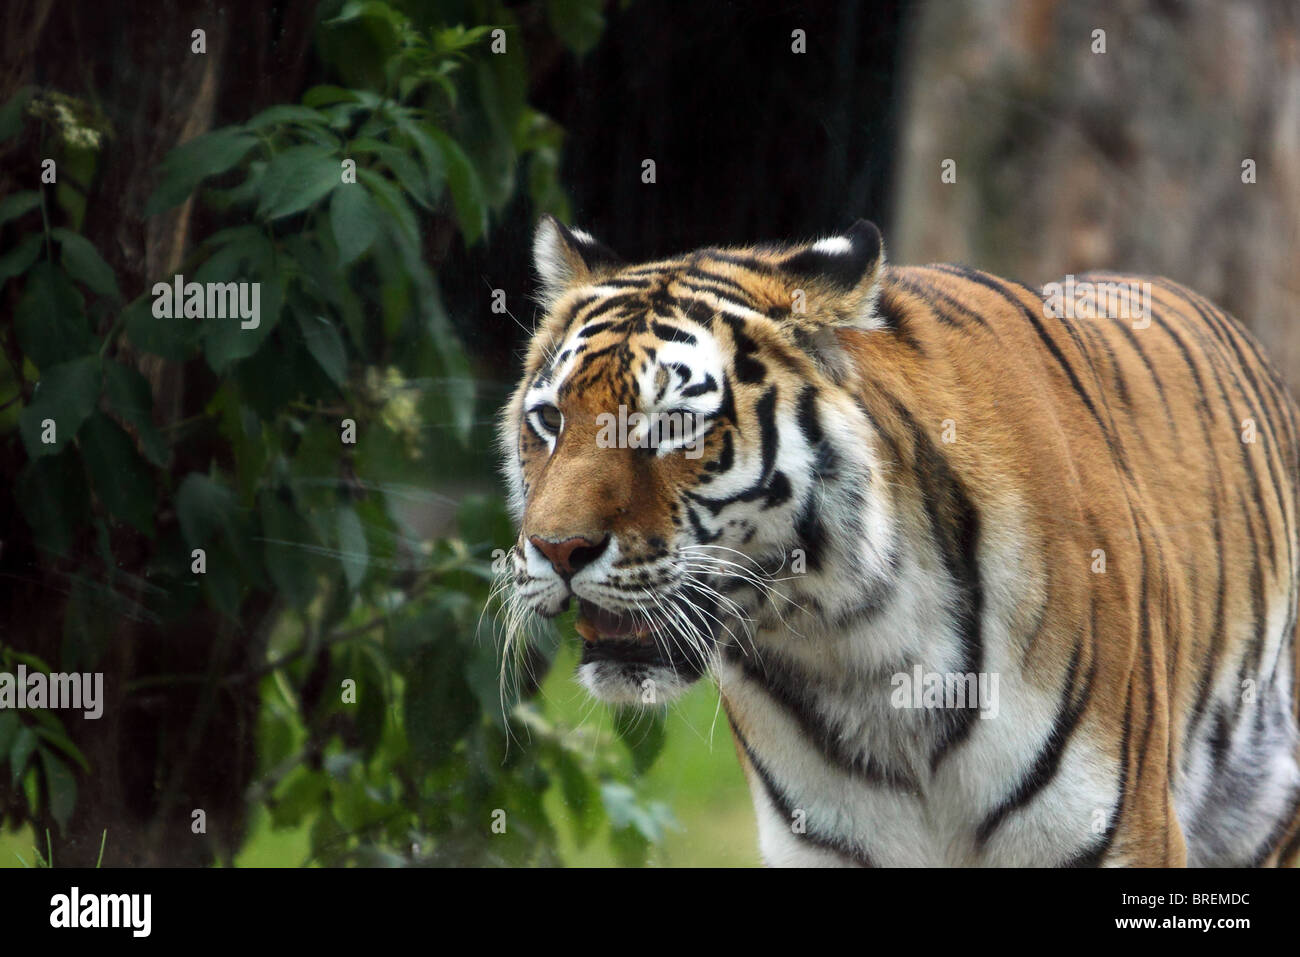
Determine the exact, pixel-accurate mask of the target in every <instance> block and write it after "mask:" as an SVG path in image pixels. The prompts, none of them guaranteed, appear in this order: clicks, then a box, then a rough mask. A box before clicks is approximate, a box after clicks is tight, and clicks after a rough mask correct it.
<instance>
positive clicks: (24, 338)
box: [16, 262, 99, 369]
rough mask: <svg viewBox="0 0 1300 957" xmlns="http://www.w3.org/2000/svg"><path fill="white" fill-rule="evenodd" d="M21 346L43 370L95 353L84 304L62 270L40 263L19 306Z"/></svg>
mask: <svg viewBox="0 0 1300 957" xmlns="http://www.w3.org/2000/svg"><path fill="white" fill-rule="evenodd" d="M17 316H18V318H17V323H16V327H17V330H18V344H19V345H20V346H21V347H22V350H23V353H24V354H25V355H26V356H27V358H29V359H31V360H32V362H34V363H36V365H37V367H38V368H40V369H45V368H47V367H49V366H52V365H57V364H58V363H60V362H67V361H68V360H69V359H75V358H77V357H78V356H84V355H86V354H87V353H90V352H95V351H96V350H97V349H98V347H99V342H98V340H97V339H96V338H95V337H94V336H93V335H91V332H90V324H89V323H88V322H87V321H86V313H85V300H84V299H83V298H82V295H81V293H80V292H79V291H78V290H77V287H76V286H74V285H73V284H72V282H71V281H70V280H69V279H68V276H67V274H66V273H64V271H63V270H62V269H59V268H58V267H57V266H54V265H52V264H50V263H47V262H42V263H37V264H36V265H35V266H33V267H32V269H31V272H29V273H28V274H27V287H26V289H25V291H24V293H23V298H22V299H21V300H20V301H19V303H18V311H17Z"/></svg>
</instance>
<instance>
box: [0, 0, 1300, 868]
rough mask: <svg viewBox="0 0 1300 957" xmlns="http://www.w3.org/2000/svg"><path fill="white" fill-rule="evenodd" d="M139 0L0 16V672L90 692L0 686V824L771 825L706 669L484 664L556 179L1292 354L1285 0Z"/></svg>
mask: <svg viewBox="0 0 1300 957" xmlns="http://www.w3.org/2000/svg"><path fill="white" fill-rule="evenodd" d="M139 6H140V7H141V9H136V8H135V7H134V6H132V7H130V8H128V9H127V10H126V11H121V10H110V9H108V7H109V5H107V4H95V3H89V2H84V3H83V2H66V3H54V2H50V0H10V2H9V3H8V4H6V6H5V9H4V11H3V13H0V24H2V25H3V33H2V36H0V42H2V43H3V46H4V56H3V58H0V282H2V283H3V286H2V287H0V349H2V351H3V352H4V357H5V361H4V362H3V363H2V364H0V672H10V673H13V672H15V671H16V669H17V668H18V666H19V665H22V666H24V667H26V668H27V669H28V670H44V671H50V672H72V671H78V672H102V673H103V674H104V676H105V697H106V702H105V708H104V716H103V717H102V718H101V719H99V720H97V721H95V720H86V719H84V718H83V717H81V716H80V715H79V714H76V713H73V712H59V711H40V710H35V711H19V710H0V866H17V867H22V866H32V867H34V866H42V865H49V864H53V865H54V866H59V865H72V864H80V865H95V864H96V863H102V864H103V866H120V865H137V864H184V865H213V864H216V865H222V866H250V865H251V866H301V865H320V866H334V865H347V864H361V865H436V866H455V865H521V864H571V865H611V864H613V865H640V864H647V863H648V864H661V865H717V866H731V865H752V864H755V863H757V862H758V857H757V852H756V834H755V829H754V822H753V814H752V811H751V810H750V805H749V798H748V794H747V791H746V788H745V785H744V781H743V778H742V776H741V774H740V771H739V768H738V766H737V763H736V758H735V754H734V751H733V748H732V745H731V741H730V735H729V733H728V731H727V728H726V722H725V719H724V718H723V717H722V716H721V714H720V711H719V709H718V706H717V695H716V692H715V691H714V690H713V689H712V688H710V687H708V686H707V684H705V683H701V684H700V685H699V686H697V687H696V689H695V690H694V691H693V692H692V693H691V694H690V695H689V696H688V697H687V698H686V699H684V700H683V701H681V702H679V703H678V704H676V705H674V706H673V707H672V708H671V709H670V710H669V711H668V712H667V713H666V714H663V715H657V714H656V715H640V716H627V715H619V714H614V713H611V712H609V711H607V710H606V709H605V708H604V707H603V706H598V705H595V704H594V703H592V702H591V701H590V700H588V699H587V698H586V695H585V693H584V692H583V691H582V690H581V689H580V688H579V686H578V685H577V684H576V682H575V681H574V680H573V669H574V666H575V663H576V649H575V648H574V640H573V634H572V621H571V620H569V619H568V618H561V619H560V621H559V622H558V624H557V626H556V627H554V628H550V629H547V630H544V631H542V632H541V633H539V640H538V651H537V653H536V654H535V655H534V656H533V659H532V660H531V661H530V662H528V665H529V670H528V673H527V674H514V675H510V676H508V678H509V680H507V682H506V684H505V686H504V689H503V687H502V685H501V683H500V682H499V681H498V667H499V656H498V653H497V640H496V638H497V636H496V633H495V622H494V616H493V609H492V605H491V602H490V600H489V599H490V593H491V588H492V585H493V567H492V566H493V562H494V559H495V558H497V557H499V554H500V552H499V550H501V549H505V548H508V547H509V545H510V543H511V542H512V541H513V537H514V535H513V530H512V529H511V527H510V523H509V520H508V518H507V517H506V515H505V512H504V510H503V508H502V505H501V487H500V483H499V479H498V476H497V473H496V460H495V451H494V445H493V423H494V416H495V414H496V410H497V409H498V408H499V407H500V406H501V404H502V402H503V401H504V399H505V396H506V394H507V393H508V391H509V389H510V388H511V386H512V384H513V380H514V377H515V376H516V375H517V373H518V371H519V368H520V361H521V352H522V349H523V348H524V345H525V343H526V340H527V335H528V330H529V329H531V327H532V323H533V321H534V319H535V315H536V309H535V306H534V304H533V302H532V300H531V298H530V296H531V293H532V276H531V270H530V263H529V258H528V257H529V245H530V238H531V230H532V226H533V224H534V222H535V221H536V219H537V217H538V216H539V215H541V214H542V213H545V212H550V213H553V214H555V215H557V216H559V217H561V218H562V219H564V220H565V221H567V222H571V223H574V224H576V225H579V226H582V227H583V228H585V229H588V230H589V231H591V232H593V233H594V234H595V235H596V236H597V237H599V238H600V239H602V240H603V241H604V242H606V243H607V244H609V245H610V246H612V247H613V248H615V249H616V250H618V251H619V252H620V253H621V254H622V255H623V256H624V257H625V258H627V259H637V258H649V257H657V256H660V255H666V254H671V253H674V252H678V251H682V250H685V249H689V248H692V247H695V246H699V245H704V244H727V243H746V242H753V241H759V240H773V239H801V238H808V237H812V236H816V235H825V234H827V233H830V232H832V231H834V230H837V229H841V228H843V227H845V226H847V225H849V224H850V223H852V222H853V221H854V220H855V219H856V218H858V217H860V216H861V217H867V218H870V219H873V220H875V221H876V222H877V223H879V224H880V225H881V226H882V229H883V231H884V235H885V240H886V246H887V249H888V253H889V256H890V258H891V260H892V261H894V262H898V263H920V262H930V261H939V260H947V261H962V262H967V263H970V264H972V265H976V266H979V267H981V268H985V269H988V270H990V271H992V272H996V273H1001V274H1003V275H1007V276H1011V277H1014V278H1018V279H1021V280H1023V281H1026V282H1029V283H1031V284H1041V283H1044V282H1047V281H1051V280H1053V279H1056V278H1059V277H1061V276H1063V275H1064V274H1066V273H1071V272H1076V273H1077V272H1082V271H1084V270H1086V269H1090V268H1118V269H1124V270H1132V271H1139V272H1153V273H1161V274H1164V275H1168V276H1171V277H1173V278H1175V279H1178V280H1180V281H1183V282H1185V283H1187V284H1189V285H1191V286H1192V287H1193V288H1195V289H1197V290H1198V291H1200V292H1202V293H1204V294H1205V295H1207V296H1208V297H1210V298H1211V299H1214V300H1216V301H1217V302H1218V303H1219V304H1221V305H1223V306H1224V307H1225V308H1227V309H1228V310H1229V311H1230V312H1232V313H1234V314H1235V315H1237V316H1238V317H1239V318H1241V319H1242V320H1243V322H1245V323H1246V324H1247V325H1248V326H1249V327H1250V328H1251V329H1252V330H1253V331H1254V332H1255V334H1256V335H1257V336H1258V337H1259V338H1260V339H1261V340H1262V342H1263V343H1264V346H1265V349H1266V351H1267V352H1268V353H1269V354H1270V355H1272V356H1273V357H1274V359H1275V360H1276V362H1277V363H1278V365H1279V367H1280V368H1281V369H1282V371H1283V373H1284V375H1285V376H1286V377H1287V378H1288V380H1289V381H1290V383H1291V385H1292V388H1293V389H1295V388H1297V387H1298V386H1300V328H1297V320H1298V319H1300V8H1298V7H1297V6H1296V5H1295V4H1294V3H1291V2H1287V0H1276V2H1259V3H1244V2H1243V3H1233V2H1227V3H1224V2H1212V0H1202V2H1190V0H1189V2H1176V0H1164V2H1154V3H1148V4H1142V3H1135V2H1118V0H1116V2H1103V3H1083V2H1077V3H1072V2H1048V0H1042V2H1030V0H979V2H954V3H943V4H937V3H921V4H910V3H903V2H897V3H895V2H880V3H870V4H866V3H864V4H857V3H818V4H811V3H793V2H775V0H751V2H744V3H727V2H719V3H710V4H686V3H652V2H648V0H626V2H604V0H534V2H522V3H503V2H499V0H463V2H462V0H437V2H431V0H423V2H422V0H390V2H356V0H328V2H322V3H319V4H314V3H307V2H298V3H295V2H273V3H260V2H254V0H243V2H238V0H233V2H209V3H204V2H195V3H184V2H182V3H176V4H168V5H154V7H153V8H152V9H146V8H145V5H139ZM196 31H197V32H196ZM646 160H652V161H653V164H654V178H653V182H646V181H645V178H644V176H643V173H644V170H645V165H644V164H645V161H646ZM947 160H952V161H953V163H954V164H955V165H954V166H953V167H951V168H952V169H953V170H954V171H955V181H953V182H944V181H943V179H942V178H941V172H942V169H943V164H944V163H945V161H947ZM346 161H351V162H352V163H353V164H354V165H353V166H352V167H349V166H348V164H347V163H346ZM177 274H181V275H184V276H185V277H186V279H187V280H190V279H193V280H195V281H199V282H208V281H212V282H229V281H248V282H258V283H260V290H261V321H260V325H259V327H258V328H257V329H256V330H246V331H241V330H240V329H239V328H238V325H237V323H236V322H235V321H232V320H217V319H204V320H201V321H199V320H194V319H189V320H185V319H179V318H177V319H172V318H165V317H158V316H155V315H154V310H153V295H152V292H151V290H152V288H153V284H154V283H157V282H160V281H162V282H171V281H172V280H173V278H174V277H175V276H176V275H177ZM47 420H53V421H54V422H55V423H56V425H57V434H56V435H54V436H49V435H46V434H44V430H43V427H42V426H43V423H45V422H46V421H47ZM349 423H350V426H351V431H350V432H349ZM51 438H52V439H53V441H49V440H48V439H51ZM200 556H201V559H200ZM485 609H486V610H485Z"/></svg>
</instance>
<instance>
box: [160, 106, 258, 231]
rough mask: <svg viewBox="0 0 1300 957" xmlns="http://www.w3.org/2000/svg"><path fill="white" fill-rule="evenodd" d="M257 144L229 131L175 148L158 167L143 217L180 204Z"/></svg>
mask: <svg viewBox="0 0 1300 957" xmlns="http://www.w3.org/2000/svg"><path fill="white" fill-rule="evenodd" d="M257 143H258V140H257V137H256V136H250V135H249V134H247V133H243V132H241V131H240V130H238V129H237V128H230V129H224V130H215V131H214V132H211V133H205V134H204V135H202V136H199V137H196V138H195V139H192V140H190V141H189V142H188V143H185V144H184V145H182V146H178V147H176V148H175V149H174V150H172V151H171V152H170V153H168V154H167V157H166V158H165V159H164V160H163V161H162V163H160V164H159V166H158V173H159V180H158V186H157V188H156V189H155V190H154V193H153V195H152V196H151V197H149V201H148V202H147V203H146V204H145V207H144V214H145V215H146V216H153V215H155V214H157V213H161V212H162V211H163V210H166V209H171V208H172V207H173V206H176V205H178V204H180V203H183V202H184V201H185V200H186V199H187V198H189V195H190V193H192V192H193V191H194V189H195V187H197V186H198V185H199V183H201V182H203V180H205V179H207V178H208V177H209V176H216V175H217V174H218V173H224V172H226V170H228V169H231V168H233V167H234V166H235V165H237V164H238V163H239V161H240V160H242V159H243V158H244V157H245V156H246V155H248V151H249V150H251V149H252V148H253V147H254V146H256V145H257Z"/></svg>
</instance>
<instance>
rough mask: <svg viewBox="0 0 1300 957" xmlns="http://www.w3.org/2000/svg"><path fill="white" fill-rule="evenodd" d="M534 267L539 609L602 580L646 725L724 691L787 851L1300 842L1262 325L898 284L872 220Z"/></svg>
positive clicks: (1267, 853) (1284, 561) (1114, 284)
mask: <svg viewBox="0 0 1300 957" xmlns="http://www.w3.org/2000/svg"><path fill="white" fill-rule="evenodd" d="M532 252H533V259H534V268H535V270H536V273H537V277H538V281H537V290H538V291H537V294H536V295H537V300H538V304H539V310H538V322H537V325H536V328H535V331H534V334H533V336H532V338H531V340H530V342H529V345H528V348H527V352H526V358H525V361H524V369H523V374H522V377H521V378H520V380H519V383H518V386H517V388H516V389H515V390H514V392H513V393H512V395H511V396H510V398H509V400H508V402H507V403H506V405H505V407H504V410H503V412H502V415H501V418H500V427H499V445H500V453H501V458H502V462H503V468H504V476H505V483H506V485H507V488H508V492H509V497H510V507H511V510H512V512H513V515H514V518H515V520H516V522H517V524H518V528H519V534H518V538H517V540H516V541H515V543H514V545H513V547H512V548H511V549H510V550H509V560H508V569H507V572H506V575H507V578H508V580H507V585H508V591H509V598H508V602H509V603H510V606H511V612H512V614H513V615H514V616H515V619H516V620H519V619H528V620H531V621H541V620H543V619H548V618H553V617H554V616H556V615H558V614H560V613H561V612H562V611H564V610H566V609H567V608H568V607H569V605H570V603H571V601H576V612H577V613H576V630H577V632H578V635H579V636H580V638H581V642H582V644H581V657H580V663H579V664H578V666H577V680H578V681H579V682H580V683H581V685H582V686H584V687H585V688H586V689H587V690H588V691H589V692H590V694H591V695H593V696H594V697H595V698H597V699H599V700H602V701H605V702H609V703H610V704H611V705H613V706H615V707H619V708H624V707H630V708H638V707H643V708H654V707H661V706H663V705H664V704H665V703H666V702H669V701H671V700H673V699H674V698H675V697H676V696H678V695H680V694H682V693H683V692H684V691H686V690H687V689H688V688H690V687H691V686H692V685H693V684H694V682H696V681H697V680H698V679H699V678H701V677H702V676H704V675H708V676H710V679H711V680H713V681H715V682H716V684H717V687H718V692H719V697H720V704H721V708H722V710H723V711H724V712H725V715H726V719H727V722H728V723H729V725H730V730H731V735H732V738H733V740H734V743H735V748H736V753H737V756H738V760H739V763H740V766H741V767H742V769H743V772H744V775H745V778H746V779H747V782H748V786H749V790H750V792H751V796H752V801H753V804H754V809H755V815H756V819H757V831H758V844H759V850H760V853H761V858H762V860H763V862H764V863H766V864H767V865H770V866H878V867H905V866H981V867H984V866H1005V867H1079V866H1108V867H1138V866H1156V867H1179V866H1265V865H1271V866H1277V865H1294V864H1295V863H1296V859H1297V856H1298V855H1300V764H1298V761H1297V759H1298V757H1300V734H1298V733H1297V716H1298V713H1300V700H1298V698H1297V688H1300V675H1298V674H1297V667H1298V665H1300V657H1298V656H1297V653H1296V650H1297V649H1296V645H1297V639H1296V634H1297V614H1296V612H1297V599H1298V598H1300V595H1298V594H1297V589H1298V587H1300V540H1298V539H1297V514H1296V513H1297V466H1298V455H1300V445H1298V444H1297V408H1296V405H1295V403H1294V402H1293V400H1292V398H1291V397H1290V395H1289V393H1288V391H1287V388H1286V386H1285V385H1284V382H1283V380H1282V378H1281V376H1280V375H1279V373H1278V372H1277V371H1276V370H1275V369H1274V368H1273V367H1272V366H1271V365H1270V364H1269V362H1268V361H1267V360H1266V359H1265V358H1264V356H1263V353H1262V350H1261V347H1260V346H1259V345H1258V344H1257V343H1256V341H1255V340H1254V339H1253V338H1252V337H1251V336H1250V335H1249V334H1248V333H1247V332H1246V331H1245V329H1244V328H1243V327H1242V326H1241V325H1239V324H1238V323H1237V321H1236V320H1234V319H1233V318H1231V317H1230V316H1229V315H1227V314H1226V313H1225V312H1224V311H1223V310H1222V309H1220V308H1218V307H1217V306H1215V305H1214V304H1212V303H1211V302H1210V301H1208V300H1207V299H1206V298H1204V297H1202V296H1200V295H1198V294H1197V293H1195V292H1193V291H1191V290H1190V289H1188V288H1186V287H1184V286H1183V285H1180V284H1179V283H1177V282H1174V281H1172V280H1169V279H1165V278H1160V277H1145V276H1135V275H1129V274H1124V273H1104V272H1097V273H1089V274H1085V275H1080V276H1077V277H1067V279H1068V280H1070V281H1071V282H1073V283H1074V284H1075V285H1074V288H1075V290H1076V294H1075V296H1074V298H1070V296H1069V295H1062V294H1061V293H1060V284H1049V286H1050V287H1051V288H1049V286H1045V287H1042V288H1039V289H1035V288H1032V287H1030V286H1027V285H1024V284H1022V283H1020V282H1016V281H1011V280H1006V279H1002V278H998V277H997V276H994V275H991V274H989V273H986V272H982V271H980V270H977V269H974V268H971V267H968V266H964V265H948V264H940V265H928V266H919V267H914V266H895V265H892V264H889V263H887V262H886V257H885V251H884V244H883V240H882V238H881V234H880V231H879V229H877V228H876V226H874V225H873V224H872V223H870V222H868V221H866V220H858V221H857V222H856V223H855V224H854V225H853V226H852V227H851V228H849V229H848V230H847V231H844V232H840V233H835V234H833V235H830V236H826V237H823V238H819V239H813V240H809V241H801V242H783V243H769V244H758V245H749V246H739V247H730V246H729V247H717V248H712V247H711V248H704V249H699V250H697V251H694V252H691V253H689V254H685V255H681V256H678V257H676V258H669V259H662V260H658V261H653V262H646V263H631V264H629V263H625V262H624V261H623V260H621V259H620V258H619V257H618V256H617V255H616V254H615V253H614V252H612V251H611V250H610V249H609V248H608V247H606V246H605V245H604V244H602V243H601V242H599V241H598V240H596V239H595V238H593V237H592V236H591V235H590V234H589V233H587V232H584V231H582V230H580V229H577V228H570V227H567V226H565V225H563V224H562V223H560V222H559V221H557V220H555V219H553V218H544V219H542V220H541V221H540V223H539V224H538V226H537V228H536V232H535V234H534V240H533V248H532ZM1081 289H1091V290H1105V291H1106V295H1105V296H1104V297H1103V296H1102V295H1100V294H1099V293H1094V295H1093V296H1092V298H1091V300H1090V298H1089V296H1087V295H1083V294H1082V293H1078V292H1077V290H1081ZM1090 301H1091V302H1092V303H1093V305H1094V306H1095V305H1096V304H1097V303H1101V304H1102V305H1104V306H1105V308H1100V309H1097V308H1093V309H1091V310H1090V309H1089V308H1088V305H1089V302H1090ZM519 633H520V634H521V635H524V637H519V638H515V639H511V641H510V644H511V647H512V648H513V653H515V654H517V652H518V648H519V647H520V645H527V644H528V641H529V639H528V638H527V637H526V635H527V630H526V629H525V630H523V631H521V632H519Z"/></svg>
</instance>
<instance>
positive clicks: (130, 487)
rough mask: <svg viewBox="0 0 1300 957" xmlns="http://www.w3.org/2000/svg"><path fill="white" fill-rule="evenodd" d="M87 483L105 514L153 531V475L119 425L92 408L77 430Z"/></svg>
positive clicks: (144, 529) (151, 532) (146, 532)
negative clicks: (105, 511)
mask: <svg viewBox="0 0 1300 957" xmlns="http://www.w3.org/2000/svg"><path fill="white" fill-rule="evenodd" d="M79 444H80V446H81V455H82V458H84V459H85V461H86V468H87V469H88V470H89V472H90V480H91V485H92V487H93V488H94V490H95V494H96V495H98V496H99V500H100V501H101V502H103V503H104V507H105V508H107V509H108V511H109V514H111V515H113V516H114V517H115V518H119V519H121V520H123V521H125V522H127V523H129V524H130V525H132V526H134V527H135V528H137V529H139V530H140V531H142V532H144V533H145V534H147V535H152V534H153V508H154V488H153V476H152V475H151V474H150V472H149V469H148V467H147V466H146V465H145V464H144V461H143V460H142V459H141V458H140V456H139V455H138V454H137V453H136V451H135V443H133V442H132V441H131V437H130V436H129V435H127V434H126V433H125V432H124V431H122V427H121V426H119V425H118V424H117V423H116V422H114V421H113V420H112V419H110V418H109V417H108V416H106V415H104V414H103V413H102V412H96V413H95V414H94V415H93V416H91V417H90V421H88V422H87V423H86V425H85V427H84V429H83V431H82V433H81V438H80V443H79Z"/></svg>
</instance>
